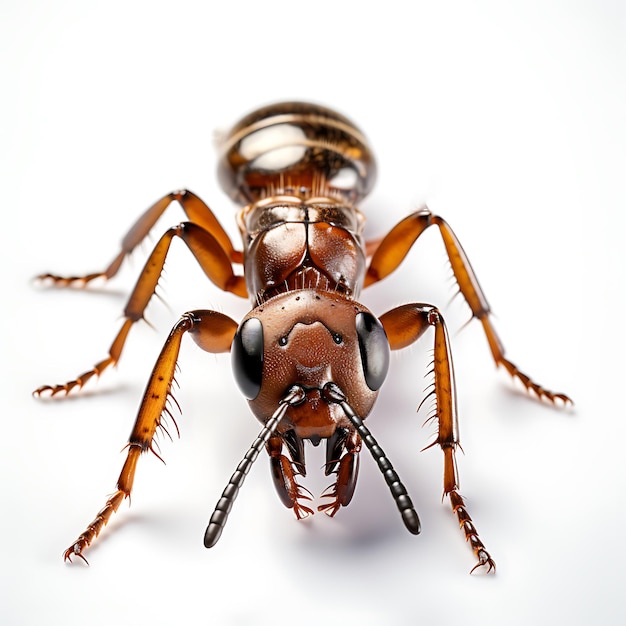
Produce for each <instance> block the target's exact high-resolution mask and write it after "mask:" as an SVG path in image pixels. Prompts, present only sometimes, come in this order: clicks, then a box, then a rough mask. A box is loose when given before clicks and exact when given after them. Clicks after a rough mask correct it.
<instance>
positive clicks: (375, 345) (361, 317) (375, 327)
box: [355, 312, 389, 391]
mask: <svg viewBox="0 0 626 626" xmlns="http://www.w3.org/2000/svg"><path fill="white" fill-rule="evenodd" d="M355 323H356V334H357V337H358V339H359V350H360V351H361V363H362V364H363V374H364V375H365V382H366V383H367V386H368V387H369V388H370V389H371V390H372V391H377V390H378V389H380V387H381V386H382V384H383V382H384V381H385V378H386V376H387V370H388V369H389V342H388V341H387V335H386V334H385V329H384V328H383V326H382V324H381V323H380V322H379V321H378V320H377V319H376V318H375V317H374V316H373V315H372V314H371V313H367V312H362V313H359V314H358V315H357V316H356V319H355Z"/></svg>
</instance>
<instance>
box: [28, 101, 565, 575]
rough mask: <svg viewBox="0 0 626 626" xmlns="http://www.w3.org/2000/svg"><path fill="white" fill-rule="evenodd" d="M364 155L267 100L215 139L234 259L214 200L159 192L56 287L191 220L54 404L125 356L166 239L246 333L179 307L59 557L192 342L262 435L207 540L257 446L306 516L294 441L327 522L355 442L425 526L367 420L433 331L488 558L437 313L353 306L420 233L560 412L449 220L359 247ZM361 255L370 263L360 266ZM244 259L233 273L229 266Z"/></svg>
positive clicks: (148, 423) (137, 438) (313, 121)
mask: <svg viewBox="0 0 626 626" xmlns="http://www.w3.org/2000/svg"><path fill="white" fill-rule="evenodd" d="M375 174H376V167H375V162H374V158H373V156H372V153H371V152H370V149H369V147H368V145H367V142H366V140H365V138H364V137H363V135H362V134H361V132H360V131H359V130H358V129H357V128H356V127H355V126H354V125H353V124H352V123H351V122H350V121H349V120H348V119H346V118H345V117H343V116H341V115H339V114H337V113H335V112H334V111H331V110H329V109H326V108H323V107H320V106H316V105H312V104H306V103H293V102H290V103H283V104H276V105H272V106H268V107H265V108H262V109H259V110H257V111H254V112H253V113H251V114H250V115H248V116H246V117H244V118H243V119H242V120H241V121H240V122H239V123H238V124H237V125H236V126H235V127H234V128H232V129H231V131H230V132H229V134H228V135H227V137H226V138H225V140H224V143H223V145H222V153H221V160H220V165H219V179H220V183H221V185H222V187H223V188H224V189H225V190H226V191H227V192H228V194H229V195H230V196H231V197H232V199H233V200H234V201H235V202H237V203H239V204H240V205H241V206H242V207H243V208H241V209H240V210H239V212H238V214H237V221H238V225H239V229H240V231H241V234H242V237H243V252H241V251H238V250H235V248H234V247H233V245H232V243H231V241H230V239H229V237H228V235H227V234H226V232H225V231H224V230H223V228H222V227H221V225H220V224H219V222H218V220H217V219H216V217H215V216H214V214H213V212H212V211H211V209H209V207H208V206H207V205H206V204H205V203H204V202H203V201H202V200H200V198H198V197H197V196H196V195H194V194H193V193H191V192H190V191H177V192H174V193H170V194H168V195H167V196H165V197H164V198H162V199H160V200H159V201H158V202H156V203H155V204H154V205H153V206H152V207H150V208H149V209H148V210H147V211H146V212H145V213H144V214H143V215H142V216H141V217H140V218H139V220H138V221H137V222H136V223H135V225H134V226H133V227H132V228H131V229H130V231H129V232H128V234H127V235H126V237H125V238H124V240H123V242H122V250H121V251H120V253H119V254H118V255H117V257H116V258H115V259H114V261H113V262H112V263H111V264H110V265H109V267H108V268H107V269H106V270H104V271H103V272H99V273H95V274H89V275H87V276H81V277H69V278H63V277H60V276H55V275H51V274H45V275H43V276H42V277H41V278H42V279H47V280H49V281H52V282H53V283H54V284H55V285H59V286H65V285H69V284H78V285H84V284H87V283H89V282H90V281H92V280H93V279H95V278H104V279H110V278H112V277H113V276H115V274H116V273H117V272H118V270H119V268H120V266H121V264H122V262H123V260H124V258H125V257H126V256H127V255H129V254H130V253H131V252H132V250H133V249H134V248H135V246H136V245H137V244H138V243H139V242H140V241H141V240H142V239H144V237H145V236H146V235H147V234H148V232H149V231H150V229H151V228H152V226H153V225H154V224H155V222H156V221H157V219H158V218H159V217H160V216H161V215H162V214H163V212H164V211H165V210H166V209H167V207H168V206H169V205H170V204H171V203H172V202H174V201H176V202H178V203H179V204H180V205H181V206H182V208H183V210H184V211H185V213H186V215H187V218H188V221H186V222H183V223H181V224H179V225H178V226H175V227H173V228H170V229H169V230H168V231H167V232H166V233H165V234H164V235H163V236H162V237H161V239H160V240H159V241H158V243H157V244H156V246H155V248H154V250H153V251H152V253H151V255H150V257H149V259H148V261H147V263H146V265H145V267H144V269H143V270H142V272H141V275H140V277H139V280H138V281H137V284H136V286H135V288H134V290H133V292H132V294H131V296H130V299H129V301H128V304H127V306H126V308H125V310H124V317H125V319H124V322H123V324H122V328H121V330H120V331H119V333H118V335H117V337H116V338H115V340H114V341H113V344H112V345H111V348H110V350H109V355H108V357H107V358H106V359H104V360H103V361H101V362H99V363H98V364H97V365H95V366H94V367H93V368H92V369H91V370H89V371H87V372H85V373H84V374H82V375H81V376H79V377H77V378H76V379H74V380H71V381H69V382H67V383H65V384H62V385H55V386H49V385H45V386H42V387H40V388H39V389H37V390H36V391H35V394H36V395H37V396H39V395H42V394H51V395H56V394H58V393H65V394H67V393H69V392H71V391H73V390H75V389H79V388H81V387H82V386H83V385H84V384H85V383H86V382H87V381H88V380H89V379H90V378H92V377H93V376H97V375H100V374H101V373H102V372H103V371H104V370H105V369H106V368H108V367H109V366H111V365H113V364H115V363H116V362H117V361H118V359H119V358H120V354H121V352H122V348H123V346H124V344H125V342H126V339H127V336H128V333H129V331H130V329H131V327H132V326H133V324H135V322H137V321H139V320H141V319H142V318H143V314H144V310H145V308H146V306H147V305H148V303H149V302H150V300H151V298H152V296H153V295H154V291H155V288H156V285H157V282H158V280H159V276H160V274H161V271H162V269H163V264H164V262H165V258H166V255H167V252H168V249H169V246H170V243H171V241H172V239H173V238H174V237H180V238H181V239H182V240H183V241H184V242H185V243H186V244H187V246H188V247H189V249H190V250H191V252H192V254H193V255H194V257H195V258H196V260H197V261H198V263H199V264H200V266H201V268H202V269H203V270H204V272H205V274H206V275H207V276H208V278H209V279H210V280H211V281H212V282H213V283H215V284H216V285H217V286H218V287H219V288H220V289H223V290H224V291H230V292H232V293H234V294H235V295H237V296H240V297H246V296H249V297H250V299H251V302H252V306H253V309H252V310H251V311H250V312H249V313H248V314H247V315H246V316H245V318H244V320H243V321H242V322H241V324H237V322H236V321H234V320H233V319H231V318H229V317H227V316H226V315H223V314H221V313H218V312H216V311H209V310H195V311H190V312H188V313H185V314H184V315H183V316H182V317H181V318H180V320H179V321H178V322H177V323H176V325H175V326H174V328H173V329H172V331H171V333H170V335H169V337H168V339H167V341H166V342H165V345H164V347H163V350H162V352H161V354H160V356H159V358H158V360H157V362H156V365H155V366H154V370H153V372H152V375H151V376H150V380H149V382H148V385H147V388H146V391H145V394H144V396H143V400H142V402H141V405H140V407H139V414H138V416H137V419H136V421H135V425H134V428H133V430H132V433H131V435H130V438H129V442H128V447H127V456H126V460H125V463H124V466H123V468H122V472H121V474H120V477H119V479H118V482H117V490H116V491H115V493H114V494H113V495H112V496H111V497H110V498H109V499H108V500H107V502H106V504H105V506H104V508H103V509H102V510H101V511H100V512H99V513H98V514H97V516H96V518H95V520H94V521H93V522H91V524H89V526H88V527H87V529H86V530H85V532H83V533H82V534H81V535H79V537H78V538H77V539H76V540H75V541H74V543H73V544H72V545H71V546H70V547H69V548H68V549H67V550H66V552H65V559H70V560H71V557H72V556H78V557H80V558H81V559H83V560H84V559H85V557H84V556H83V552H84V551H85V549H86V548H87V547H88V546H89V545H90V544H91V542H92V541H93V540H94V539H95V537H96V536H97V535H98V534H99V533H100V531H101V530H102V528H103V527H104V526H105V524H106V523H107V522H108V521H109V519H110V517H111V515H112V514H113V513H114V512H115V511H117V509H118V508H119V506H120V504H121V502H122V500H124V499H125V498H127V497H129V496H130V493H131V489H132V485H133V479H134V475H135V468H136V466H137V461H138V459H139V456H140V455H141V454H142V453H143V452H146V451H148V450H152V445H153V437H154V435H155V433H156V431H157V429H158V428H159V427H160V426H161V425H162V424H161V421H162V418H163V417H164V415H165V414H169V410H168V406H167V401H168V398H169V397H170V395H171V387H172V381H173V378H174V372H175V368H176V363H177V359H178V354H179V348H180V343H181V340H182V337H183V335H184V334H185V333H189V334H190V335H191V336H192V337H193V339H194V340H195V341H196V343H197V344H198V345H199V346H200V347H201V348H202V349H204V350H206V351H208V352H213V353H218V352H228V351H230V352H231V353H232V364H233V370H234V374H235V378H236V380H237V383H238V385H239V387H240V389H241V391H242V393H243V394H244V395H245V397H246V398H247V399H248V402H249V405H250V408H251V410H252V412H253V413H254V415H255V416H256V417H257V419H258V420H259V421H260V422H261V423H262V424H263V428H262V430H261V432H260V434H259V436H258V437H257V439H256V440H255V441H254V442H253V444H252V447H251V448H250V450H249V451H248V453H247V454H246V455H245V457H244V459H243V461H242V462H241V463H240V465H239V466H238V467H237V470H236V472H235V473H234V474H233V476H232V478H231V479H230V481H229V483H228V485H227V487H226V489H225V490H224V492H223V494H222V497H221V498H220V499H219V501H218V503H217V506H216V509H215V512H214V513H213V515H212V516H211V519H210V522H209V525H208V528H207V530H206V534H205V539H204V543H205V545H206V546H207V547H211V546H213V545H214V544H215V543H216V542H217V540H218V539H219V536H220V534H221V532H222V529H223V527H224V524H225V522H226V519H227V517H228V514H229V512H230V509H231V507H232V504H233V502H234V500H235V498H236V496H237V493H238V491H239V488H240V487H241V485H242V483H243V481H244V479H245V476H246V474H247V472H248V470H249V469H250V466H251V464H252V463H253V462H254V460H255V459H256V457H257V456H258V454H259V452H260V450H261V449H262V448H263V447H265V448H266V450H267V452H268V454H269V457H270V464H271V471H272V477H273V479H274V485H275V487H276V489H277V491H278V494H279V496H280V499H281V500H282V502H283V503H284V504H285V505H286V506H287V507H289V508H293V510H294V512H295V514H296V516H297V517H298V518H299V519H300V518H303V517H306V516H308V515H310V514H312V513H313V510H312V508H310V506H307V504H305V503H306V502H307V501H309V500H310V498H309V496H308V495H307V493H306V492H305V490H304V489H303V487H301V486H300V485H299V483H298V480H297V477H298V475H304V474H305V471H306V466H305V458H304V441H305V440H307V439H308V440H309V441H311V442H312V443H313V445H318V444H319V442H320V441H321V440H322V439H324V440H325V441H326V460H327V463H326V468H325V473H326V475H334V479H333V482H332V484H331V486H330V487H329V489H328V490H327V491H326V492H325V493H324V494H323V497H326V498H327V499H328V502H326V503H324V504H321V505H320V506H318V507H317V509H318V510H319V511H323V512H325V513H326V514H328V515H330V516H333V515H335V513H337V511H338V510H339V509H340V508H341V507H342V506H347V505H348V504H349V503H350V501H351V499H352V496H353V493H354V489H355V485H356V480H357V473H358V467H359V453H360V451H361V447H362V445H363V443H365V445H366V447H367V448H368V449H369V450H370V452H371V453H372V455H373V457H374V459H375V460H376V462H377V463H378V466H379V467H380V470H381V471H382V473H383V475H384V477H385V480H386V481H387V484H388V485H389V488H390V491H391V494H392V496H393V498H394V500H395V502H396V505H397V507H398V509H399V511H400V513H401V516H402V518H403V521H404V523H405V525H406V527H407V528H408V530H409V531H410V532H411V533H413V534H418V533H419V532H420V522H419V518H418V515H417V513H416V511H415V509H414V507H413V504H412V502H411V500H410V498H409V496H408V494H407V492H406V489H405V488H404V486H403V484H402V482H401V481H400V479H399V478H398V475H397V474H396V472H395V471H394V469H393V467H392V465H391V463H390V461H389V459H388V458H387V457H386V455H385V453H384V452H383V450H382V449H381V447H380V446H379V445H378V443H377V442H376V440H375V439H374V438H373V437H372V435H371V433H370V432H369V430H368V429H367V427H366V426H365V425H364V424H363V420H364V419H365V418H366V417H367V415H368V414H369V413H370V411H371V410H372V407H373V406H374V403H375V401H376V397H377V394H378V391H379V389H380V387H381V385H382V384H383V381H384V380H385V376H386V374H387V368H388V364H389V351H390V350H399V349H400V348H404V347H406V346H408V345H410V344H412V343H414V342H415V341H417V340H418V339H419V338H420V337H421V336H422V335H423V334H424V333H425V331H426V330H428V329H429V328H433V329H434V365H433V371H434V387H433V391H432V395H433V397H434V399H435V402H436V414H435V417H436V421H437V425H438V429H437V436H436V440H435V441H434V442H433V445H434V444H435V443H436V444H438V445H439V446H440V447H441V449H442V451H443V455H444V477H443V484H444V494H445V495H448V496H449V497H450V503H451V505H452V509H453V511H454V513H455V514H456V516H457V518H458V521H459V523H460V526H461V528H462V529H463V532H464V534H465V537H466V539H467V540H468V541H469V543H470V545H471V547H472V550H473V551H474V554H475V555H476V558H477V561H478V562H477V563H476V565H475V566H474V568H473V569H472V571H473V570H474V569H476V568H477V567H479V566H485V567H486V568H487V571H492V570H495V563H494V561H493V559H492V558H491V556H490V554H489V553H488V552H487V550H486V549H485V546H484V544H483V542H482V541H481V539H480V538H479V536H478V532H477V530H476V527H475V526H474V523H473V522H472V519H471V517H470V515H469V513H468V511H467V507H466V505H465V503H464V501H463V498H462V497H461V495H460V493H459V491H458V483H459V481H458V475H457V469H456V462H455V454H456V450H457V448H458V446H459V434H458V425H457V409H456V398H455V386H454V377H453V371H452V358H451V354H450V341H449V339H448V333H447V330H446V325H445V323H444V320H443V317H442V315H441V313H440V312H439V310H438V309H437V308H436V307H434V306H432V305H430V304H420V303H412V304H406V305H404V306H400V307H397V308H394V309H392V310H390V311H387V312H386V313H384V314H383V315H381V316H380V318H377V317H376V316H375V315H374V314H373V313H372V312H370V311H369V310H368V309H367V308H366V307H365V306H363V305H362V304H360V303H359V302H358V300H357V298H358V297H359V293H360V291H361V288H362V287H367V286H369V285H371V284H373V283H375V282H377V281H379V280H382V279H383V278H385V277H386V276H388V275H389V274H391V273H392V272H393V271H394V270H395V269H396V268H397V267H398V266H399V265H400V263H401V262H402V261H403V259H404V258H405V256H406V255H407V253H408V252H409V250H410V248H411V246H412V245H413V244H414V243H415V241H416V240H417V239H418V238H419V237H420V235H421V234H422V233H423V232H424V231H425V230H426V229H427V228H429V227H430V226H433V225H434V226H436V227H437V228H438V229H439V232H440V233H441V236H442V238H443V243H444V245H445V249H446V252H447V255H448V257H449V259H450V263H451V265H452V269H453V272H454V276H455V278H456V281H457V283H458V285H459V288H460V292H461V294H462V295H463V297H464V298H465V300H466V301H467V303H468V305H469V306H470V308H471V311H472V315H473V317H474V318H477V319H478V320H479V321H480V323H481V324H482V326H483V329H484V332H485V334H486V337H487V341H488V344H489V348H490V349H491V353H492V355H493V358H494V360H495V362H496V365H498V366H503V367H504V368H505V369H506V370H507V371H508V372H509V373H510V374H511V375H512V376H513V377H514V378H517V379H519V380H520V381H521V382H522V383H523V385H524V386H525V387H526V389H528V390H530V391H532V392H534V394H535V395H536V396H538V397H539V398H540V399H545V400H548V401H551V402H555V401H557V400H559V401H561V402H562V403H564V404H567V403H569V402H570V400H569V398H568V397H567V396H566V395H564V394H560V393H552V392H551V391H548V390H547V389H545V388H543V387H542V386H540V385H538V384H536V383H535V382H533V381H532V380H531V379H530V378H529V377H528V376H526V375H525V374H523V373H522V372H520V370H518V368H517V367H516V366H515V365H513V363H511V361H509V360H508V359H507V358H506V357H505V356H504V350H503V348H502V344H501V343H500V340H499V338H498V336H497V334H496V331H495V330H494V328H493V326H492V323H491V319H490V309H489V305H488V303H487V300H486V298H485V295H484V294H483V292H482V290H481V288H480V285H479V284H478V281H477V279H476V276H475V274H474V272H473V270H472V267H471V265H470V263H469V261H468V259H467V257H466V255H465V252H464V251H463V249H462V248H461V245H460V244H459V242H458V240H457V238H456V236H455V235H454V233H453V232H452V230H451V229H450V227H449V226H448V224H447V223H446V222H445V221H444V220H443V219H442V218H441V217H439V216H437V215H433V214H432V213H431V212H430V211H428V210H427V209H422V210H419V211H417V212H416V213H413V214H412V215H409V216H408V217H407V218H405V219H404V220H402V221H401V222H400V223H399V224H398V225H397V226H395V227H394V228H393V229H392V230H391V231H390V232H389V233H388V234H387V235H386V236H385V237H384V238H383V239H381V240H378V241H373V242H364V241H363V238H362V231H363V225H364V217H363V215H362V214H361V212H360V211H359V209H358V208H357V205H358V204H359V201H360V200H362V199H363V197H364V196H365V195H366V194H367V193H368V192H369V191H370V190H371V188H372V185H373V183H374V179H375ZM368 259H369V260H368ZM235 265H243V274H238V273H236V272H235V269H234V266H235Z"/></svg>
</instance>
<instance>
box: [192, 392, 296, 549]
mask: <svg viewBox="0 0 626 626" xmlns="http://www.w3.org/2000/svg"><path fill="white" fill-rule="evenodd" d="M304 396H305V392H304V389H302V387H297V386H294V387H292V388H291V389H290V390H289V391H288V392H287V395H286V396H285V397H284V398H283V399H282V400H281V401H280V406H279V407H278V409H276V411H275V412H274V414H273V415H272V417H270V419H269V420H267V422H266V423H265V426H263V429H262V430H261V432H260V433H259V436H258V437H257V438H256V439H255V440H254V441H253V443H252V445H251V446H250V449H249V450H248V452H246V455H245V456H244V457H243V460H242V461H241V463H239V465H238V466H237V469H236V470H235V473H234V474H233V475H232V476H231V477H230V480H229V481H228V485H226V488H225V489H224V491H223V492H222V496H221V498H220V499H219V500H218V502H217V504H216V505H215V510H214V511H213V515H211V519H210V520H209V525H208V526H207V529H206V531H205V533H204V545H205V547H207V548H212V547H213V546H214V545H215V544H216V543H217V541H218V539H219V538H220V536H221V534H222V531H223V530H224V525H225V524H226V520H227V519H228V515H229V513H230V510H231V509H232V508H233V503H234V501H235V498H236V497H237V494H238V493H239V489H240V487H241V485H243V481H244V480H245V479H246V476H247V475H248V472H249V471H250V468H251V467H252V464H253V463H254V462H255V461H256V459H257V457H258V456H259V452H260V451H261V450H262V448H263V446H264V445H265V444H266V443H267V441H268V439H269V438H270V437H271V436H272V434H273V433H274V431H275V430H276V427H277V426H278V423H279V422H280V420H281V419H282V418H283V416H284V415H285V412H286V411H287V409H288V408H289V407H290V406H291V405H294V404H298V403H300V402H302V400H304Z"/></svg>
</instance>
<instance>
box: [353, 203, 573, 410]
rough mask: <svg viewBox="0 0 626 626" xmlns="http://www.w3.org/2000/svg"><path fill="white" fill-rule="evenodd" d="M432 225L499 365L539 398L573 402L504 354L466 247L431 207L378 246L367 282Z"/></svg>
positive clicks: (397, 260)
mask: <svg viewBox="0 0 626 626" xmlns="http://www.w3.org/2000/svg"><path fill="white" fill-rule="evenodd" d="M432 225H435V226H437V227H438V228H439V232H440V233H441V237H442V239H443V243H444V246H445V249H446V253H447V255H448V259H449V260H450V264H451V266H452V271H453V272H454V277H455V279H456V281H457V283H458V285H459V291H460V292H461V294H462V295H463V297H464V298H465V301H466V302H467V304H468V305H469V307H470V309H471V311H472V317H475V318H476V319H478V320H480V322H481V324H482V326H483V330H484V332H485V335H486V337H487V342H488V343H489V348H490V350H491V354H492V356H493V359H494V361H495V363H496V366H502V367H504V368H505V369H506V370H507V372H509V374H510V375H511V376H512V377H514V378H517V379H518V380H519V381H521V383H522V384H523V385H524V387H525V388H526V389H527V390H528V391H533V392H534V393H535V394H536V395H537V397H538V398H541V399H545V400H549V401H550V402H553V403H554V402H555V401H556V400H560V401H561V402H563V403H564V404H571V402H572V401H571V400H570V398H569V397H568V396H566V395H565V394H563V393H554V392H552V391H549V390H548V389H545V388H544V387H542V386H541V385H539V384H538V383H536V382H534V381H533V380H532V379H531V378H530V377H529V376H527V375H526V374H524V373H523V372H522V371H520V370H519V369H518V367H517V366H516V365H514V364H513V363H512V362H511V361H510V360H509V359H507V358H506V357H505V356H504V347H503V346H502V342H501V341H500V338H499V337H498V334H497V333H496V330H495V328H494V326H493V324H492V323H491V308H490V307H489V303H488V302H487V298H486V297H485V294H484V292H483V290H482V288H481V287H480V284H479V283H478V279H477V278H476V274H475V273H474V270H473V269H472V266H471V264H470V262H469V259H468V258H467V255H466V254H465V251H464V250H463V248H462V247H461V244H460V243H459V240H458V239H457V238H456V235H455V234H454V232H453V231H452V229H451V228H450V226H448V224H447V223H446V222H445V220H443V219H442V218H441V217H439V216H438V215H433V214H432V213H431V212H430V211H429V210H428V209H426V208H424V209H422V210H420V211H417V212H416V213H413V214H412V215H409V217H407V218H405V219H404V220H402V221H401V222H400V223H399V224H398V225H397V226H395V227H394V228H393V229H392V230H391V231H390V232H389V233H388V234H387V236H386V237H385V238H384V239H383V240H382V241H381V242H380V244H379V245H378V246H376V247H375V250H374V252H373V256H372V259H371V261H370V265H369V267H368V269H367V274H366V277H365V286H366V287H367V286H368V285H371V284H373V283H375V282H377V281H379V280H382V279H383V278H385V277H386V276H388V275H389V274H391V273H392V272H393V271H394V270H396V269H397V268H398V266H399V265H400V263H402V261H403V260H404V258H405V257H406V255H407V254H408V252H409V250H410V249H411V247H412V246H413V244H414V243H415V242H416V241H417V239H418V238H419V236H420V235H421V234H422V233H423V232H424V231H425V230H426V229H427V228H428V227H429V226H432Z"/></svg>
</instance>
